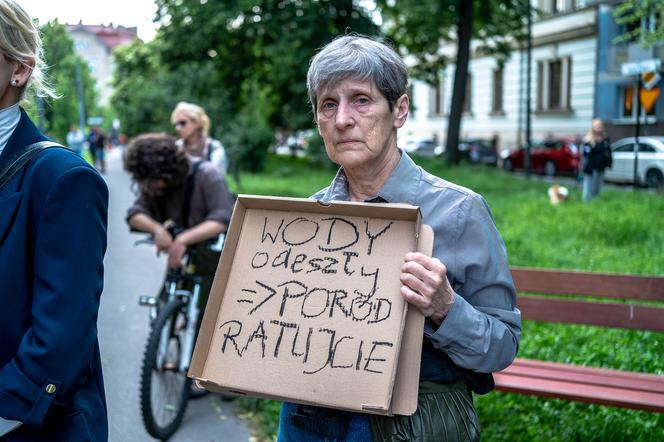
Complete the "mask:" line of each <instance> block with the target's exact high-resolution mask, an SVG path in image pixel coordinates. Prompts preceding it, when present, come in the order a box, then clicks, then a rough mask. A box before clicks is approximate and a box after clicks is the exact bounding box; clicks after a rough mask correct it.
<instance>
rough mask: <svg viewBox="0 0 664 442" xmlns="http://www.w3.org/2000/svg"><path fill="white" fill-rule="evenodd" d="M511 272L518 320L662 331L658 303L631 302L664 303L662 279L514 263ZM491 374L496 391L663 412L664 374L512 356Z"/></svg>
mask: <svg viewBox="0 0 664 442" xmlns="http://www.w3.org/2000/svg"><path fill="white" fill-rule="evenodd" d="M511 270H512V275H513V277H514V283H515V285H516V288H517V290H518V291H519V292H520V293H519V296H518V298H517V304H518V307H519V309H520V310H521V314H522V317H523V319H526V320H533V321H546V322H557V323H569V324H586V325H597V326H604V327H618V328H625V329H638V330H652V331H656V332H664V304H662V305H659V306H658V305H643V303H641V304H638V303H635V302H634V301H641V302H642V301H659V302H664V277H658V276H635V275H621V274H612V273H584V272H569V271H556V270H542V269H529V268H519V267H512V269H511ZM523 292H528V293H542V294H547V295H575V296H583V297H589V298H591V299H590V300H586V299H584V300H578V299H565V298H561V297H557V298H553V297H551V296H531V295H524V294H522V293H523ZM606 299H614V300H621V302H619V303H618V302H605V301H606ZM524 339H528V337H527V336H524ZM662 357H664V355H662ZM494 378H495V381H496V389H497V390H499V391H504V392H510V393H520V394H528V395H535V396H542V397H550V398H559V399H567V400H573V401H581V402H589V403H595V404H602V405H612V406H617V407H624V408H633V409H637V410H648V411H655V412H659V413H664V376H658V375H652V374H643V373H636V372H627V371H619V370H610V369H603V368H591V367H581V366H575V365H569V364H561V363H555V362H545V361H537V360H531V359H522V358H517V359H516V360H515V361H514V363H512V365H510V366H509V367H508V368H506V369H505V370H503V371H501V372H499V373H495V374H494Z"/></svg>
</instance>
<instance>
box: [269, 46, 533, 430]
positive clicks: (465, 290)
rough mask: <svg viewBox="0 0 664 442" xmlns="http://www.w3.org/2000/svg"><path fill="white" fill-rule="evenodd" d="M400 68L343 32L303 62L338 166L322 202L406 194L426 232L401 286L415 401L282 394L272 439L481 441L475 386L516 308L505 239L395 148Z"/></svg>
mask: <svg viewBox="0 0 664 442" xmlns="http://www.w3.org/2000/svg"><path fill="white" fill-rule="evenodd" d="M406 84H407V68H406V65H405V64H404V62H403V61H402V60H401V59H400V58H399V56H398V55H397V54H396V53H395V52H394V50H392V49H391V48H389V47H388V46H386V45H385V44H383V43H380V42H378V41H375V40H373V39H370V38H366V37H361V36H343V37H340V38H337V39H336V40H334V41H332V42H331V43H330V44H328V45H327V46H325V47H324V48H323V49H322V50H321V51H320V52H319V53H318V54H317V55H316V56H315V57H314V58H313V60H312V61H311V65H310V67H309V73H308V78H307V86H308V90H309V98H310V100H311V104H312V106H313V113H314V116H315V119H316V122H317V125H318V130H319V132H320V134H321V136H322V137H323V140H324V142H325V148H326V151H327V154H328V156H329V157H330V159H331V160H332V161H334V162H335V163H337V164H339V165H340V166H341V168H340V169H339V172H338V173H337V176H336V177H335V178H334V181H332V183H331V184H330V186H329V187H327V188H325V189H323V190H321V191H319V192H318V193H316V194H315V195H314V196H313V198H316V199H319V200H323V201H334V200H342V201H364V202H369V203H385V202H387V203H408V204H412V205H415V206H419V207H420V209H421V211H422V215H423V221H424V223H426V224H428V225H430V226H431V227H433V229H434V234H435V237H434V249H433V257H428V256H425V255H422V254H420V253H408V254H407V255H406V256H404V264H403V267H402V273H401V276H400V277H401V282H402V284H403V286H402V288H401V295H402V296H403V297H404V299H405V300H406V301H407V302H409V303H410V305H411V307H414V308H417V309H418V310H419V311H421V312H422V314H423V315H424V316H425V317H426V325H425V330H424V345H423V350H422V359H421V373H420V389H419V400H418V409H417V411H416V412H415V414H414V415H413V416H394V417H376V416H369V415H362V414H353V413H348V412H343V411H337V410H328V409H323V408H318V407H311V406H304V405H294V404H290V403H284V404H283V405H282V409H281V416H280V428H279V440H280V441H282V442H288V441H316V440H320V441H323V440H346V441H370V440H372V439H373V440H375V441H397V440H398V441H406V440H418V441H430V442H440V441H457V440H459V441H461V440H478V439H479V432H480V427H479V423H478V419H477V415H476V413H475V410H474V407H473V403H472V395H471V390H472V391H475V392H478V393H486V392H488V391H489V390H491V389H492V388H493V378H492V376H491V373H492V372H494V371H499V370H501V369H503V368H505V367H507V366H508V365H509V364H510V363H511V362H512V360H513V359H514V357H515V355H516V352H517V348H518V345H519V339H520V333H521V318H520V313H519V311H518V310H517V308H516V307H515V301H516V295H515V289H514V284H513V282H512V278H511V274H510V271H509V268H508V263H507V256H506V253H505V246H504V244H503V241H502V239H501V238H500V235H499V234H498V231H497V230H496V226H495V223H494V221H493V219H492V217H491V213H490V212H489V208H488V207H487V204H486V202H485V201H484V199H483V198H482V197H481V196H479V195H478V194H476V193H474V192H472V191H471V190H468V189H466V188H463V187H461V186H457V185H455V184H453V183H450V182H448V181H445V180H443V179H441V178H438V177H435V176H433V175H431V174H429V173H427V172H426V171H425V170H423V169H422V168H420V167H418V166H417V165H416V164H415V163H414V162H413V161H412V160H411V159H410V158H409V157H408V155H407V154H406V153H405V152H403V151H402V150H400V149H399V148H398V147H397V130H398V129H399V128H401V127H402V126H403V124H404V123H405V122H406V118H407V117H408V106H409V98H408V96H407V95H406Z"/></svg>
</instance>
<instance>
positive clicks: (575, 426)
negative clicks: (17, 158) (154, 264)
mask: <svg viewBox="0 0 664 442" xmlns="http://www.w3.org/2000/svg"><path fill="white" fill-rule="evenodd" d="M419 162H420V164H422V166H423V167H425V168H426V169H427V170H428V171H429V172H431V173H433V174H435V175H438V176H440V177H442V178H445V179H447V180H449V181H452V182H454V183H457V184H460V185H463V186H466V187H468V188H470V189H473V190H474V191H476V192H478V193H480V194H482V195H483V196H484V197H485V199H486V200H487V202H488V203H489V206H490V207H491V211H492V213H493V215H494V219H495V221H496V225H497V226H498V230H499V231H500V232H501V235H502V236H503V239H504V241H505V244H506V247H507V251H508V255H509V259H510V264H511V265H519V266H528V267H545V268H556V269H576V270H585V271H602V272H619V273H634V274H648V275H662V274H664V197H663V196H662V195H661V194H653V193H647V192H632V191H629V190H627V191H626V190H624V189H620V190H614V189H609V188H605V189H604V190H603V192H602V194H601V195H600V197H599V198H598V199H596V200H594V201H592V202H591V203H588V204H584V203H582V202H581V195H580V188H579V187H578V186H572V188H571V189H570V190H571V194H570V199H569V200H568V201H567V202H566V203H565V204H563V205H559V206H555V207H554V206H552V205H551V204H549V200H548V197H547V195H546V189H547V188H548V186H549V184H547V183H543V182H540V181H538V180H536V179H533V180H530V181H527V180H525V179H524V178H522V177H519V176H514V175H510V174H506V173H504V172H502V171H500V170H496V169H492V168H485V167H472V166H458V167H453V168H452V167H446V166H444V165H441V164H439V163H438V162H437V161H435V160H420V161H419ZM334 173H335V171H333V170H329V169H319V168H315V167H312V166H310V165H309V164H307V163H306V161H304V160H291V159H285V158H276V157H271V158H270V160H269V162H268V166H267V169H266V170H265V172H264V173H261V174H257V175H250V174H243V175H242V188H238V187H237V185H235V186H233V190H235V191H236V192H238V193H250V194H260V195H281V196H296V197H307V196H309V195H311V194H312V193H314V192H315V191H317V190H318V189H320V188H322V187H324V186H326V185H327V184H329V182H330V181H331V179H332V177H333V176H334ZM663 320H664V319H663ZM519 356H520V357H527V358H535V359H542V360H549V361H557V362H569V363H575V364H580V365H588V366H594V367H606V368H614V369H624V370H632V371H640V372H645V373H656V374H660V375H664V333H654V332H642V331H632V330H618V329H607V328H601V327H591V326H575V325H558V324H545V323H536V322H531V321H525V322H524V324H523V338H522V342H521V348H520V350H519ZM243 405H244V407H245V409H246V410H247V412H248V413H250V415H251V416H253V417H254V422H256V425H257V429H258V434H259V435H260V437H261V438H266V439H270V438H273V437H274V435H275V434H276V428H277V427H276V425H277V420H278V404H277V403H275V402H271V401H261V400H255V399H243ZM476 405H477V409H478V412H479V414H480V419H481V423H482V426H483V434H482V439H483V440H486V441H507V440H509V441H577V440H578V441H661V440H664V414H658V413H648V412H641V411H634V410H624V409H620V408H615V407H603V406H597V405H589V404H582V403H577V402H569V401H561V400H544V399H542V398H537V397H528V396H522V395H515V394H506V393H498V392H492V393H491V394H488V395H486V396H476Z"/></svg>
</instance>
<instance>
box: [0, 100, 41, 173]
mask: <svg viewBox="0 0 664 442" xmlns="http://www.w3.org/2000/svg"><path fill="white" fill-rule="evenodd" d="M44 140H48V138H46V137H45V136H44V135H43V134H42V133H41V132H39V130H38V129H37V127H35V125H34V124H33V123H32V121H31V120H30V117H28V114H26V113H25V110H23V108H21V119H20V120H19V122H18V125H17V126H16V129H14V132H13V133H12V135H11V137H9V140H8V141H7V146H6V147H5V149H4V150H3V151H2V154H0V164H3V163H4V162H5V161H8V160H9V158H12V157H13V156H14V154H15V153H16V152H18V151H19V150H21V149H23V148H24V147H26V146H29V145H30V144H32V143H36V142H38V141H44Z"/></svg>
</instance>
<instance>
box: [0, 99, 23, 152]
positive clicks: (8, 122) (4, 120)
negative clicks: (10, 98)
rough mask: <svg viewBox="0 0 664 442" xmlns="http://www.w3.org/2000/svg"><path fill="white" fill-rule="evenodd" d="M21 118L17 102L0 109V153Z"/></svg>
mask: <svg viewBox="0 0 664 442" xmlns="http://www.w3.org/2000/svg"><path fill="white" fill-rule="evenodd" d="M20 119H21V110H20V109H19V107H18V103H16V104H15V105H13V106H10V107H8V108H5V109H2V110H0V153H2V151H3V150H4V148H5V146H6V145H7V141H9V137H10V136H11V134H12V133H13V132H14V129H16V126H17V125H18V122H19V120H20Z"/></svg>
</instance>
